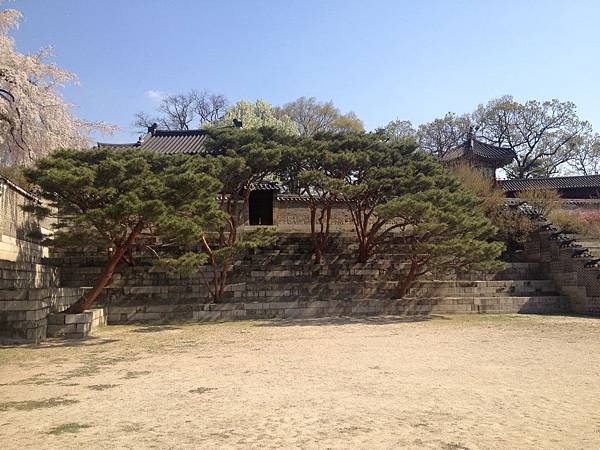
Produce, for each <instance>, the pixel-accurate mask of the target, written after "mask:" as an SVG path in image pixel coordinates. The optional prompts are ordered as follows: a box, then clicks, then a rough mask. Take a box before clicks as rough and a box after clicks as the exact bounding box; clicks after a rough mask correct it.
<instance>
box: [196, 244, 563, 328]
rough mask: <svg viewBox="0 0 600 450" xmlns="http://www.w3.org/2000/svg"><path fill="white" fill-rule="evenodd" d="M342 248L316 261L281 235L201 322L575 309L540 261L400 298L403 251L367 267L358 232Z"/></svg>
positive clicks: (244, 265) (392, 247) (436, 283)
mask: <svg viewBox="0 0 600 450" xmlns="http://www.w3.org/2000/svg"><path fill="white" fill-rule="evenodd" d="M335 242H336V249H335V251H332V250H334V249H329V251H328V252H326V253H325V257H324V261H325V262H324V263H323V264H321V265H319V266H315V265H314V264H312V261H311V255H310V250H311V247H310V240H309V239H308V237H307V236H302V235H298V234H294V235H288V236H285V235H284V236H282V237H281V238H280V240H279V242H278V243H277V244H276V245H275V246H273V247H272V248H269V249H262V250H260V251H258V252H256V253H255V254H253V255H249V256H248V257H247V258H246V259H245V260H244V261H241V262H240V263H239V264H238V265H237V266H236V270H235V272H234V274H233V276H232V277H231V279H232V285H231V286H230V290H229V295H228V297H227V299H224V303H223V304H219V305H214V304H207V305H203V306H202V308H201V310H200V311H197V312H195V318H196V319H198V320H215V319H230V318H273V317H282V318H295V317H325V316H335V315H356V314H367V315H369V314H373V315H374V314H402V315H403V314H435V313H439V314H451V313H463V314H464V313H516V312H523V313H558V312H564V311H567V309H568V299H567V298H566V297H565V296H563V295H561V294H560V293H559V292H558V290H557V288H556V286H555V284H554V282H553V281H552V280H551V279H549V278H548V277H547V276H546V275H545V274H544V271H543V268H542V267H541V265H540V264H538V263H527V262H521V263H512V264H511V263H509V264H507V266H506V268H505V270H503V271H501V272H499V273H495V274H484V273H480V274H467V275H466V276H463V277H461V278H466V279H457V278H456V277H452V276H449V275H446V276H445V277H444V279H442V280H436V279H433V278H432V277H430V279H424V280H421V281H419V282H418V283H417V284H416V285H415V286H414V287H413V288H412V289H411V291H410V292H409V295H408V296H407V297H405V298H403V299H397V298H396V292H397V289H398V281H397V280H398V279H400V278H401V276H402V274H403V272H404V271H405V270H406V264H405V263H404V262H403V261H404V260H405V258H404V256H403V254H402V248H401V246H400V245H399V244H398V243H397V242H394V241H393V240H391V241H390V242H388V243H386V244H384V246H383V248H382V252H381V253H378V254H377V257H375V258H373V260H371V261H369V262H368V263H366V264H359V263H356V262H355V254H354V252H353V247H354V238H353V236H352V235H346V236H343V235H342V236H340V235H338V236H336V238H335Z"/></svg>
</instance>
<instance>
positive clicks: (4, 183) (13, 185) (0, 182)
mask: <svg viewBox="0 0 600 450" xmlns="http://www.w3.org/2000/svg"><path fill="white" fill-rule="evenodd" d="M3 186H8V187H11V188H12V189H14V190H15V191H17V192H18V193H19V194H21V195H23V196H24V197H27V198H29V199H31V200H35V201H39V199H38V198H37V197H36V196H35V194H33V193H32V192H29V191H27V190H25V189H23V188H22V187H21V186H19V185H18V184H16V183H13V182H12V181H10V180H9V179H8V178H6V177H4V176H2V175H0V196H2V192H3V188H2V187H3Z"/></svg>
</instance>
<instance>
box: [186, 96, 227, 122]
mask: <svg viewBox="0 0 600 450" xmlns="http://www.w3.org/2000/svg"><path fill="white" fill-rule="evenodd" d="M190 95H191V96H192V97H193V99H194V112H195V113H196V114H197V115H198V117H199V118H200V125H202V124H205V123H214V122H216V121H218V120H221V119H222V118H223V116H224V115H225V110H226V109H227V106H228V104H229V103H228V101H227V98H225V96H224V95H221V94H213V93H211V92H208V91H206V90H204V91H202V92H198V91H195V90H192V91H191V92H190Z"/></svg>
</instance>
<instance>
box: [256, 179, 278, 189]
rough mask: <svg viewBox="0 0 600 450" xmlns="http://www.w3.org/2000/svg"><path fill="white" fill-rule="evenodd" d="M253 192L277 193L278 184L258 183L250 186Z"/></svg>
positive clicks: (269, 182) (272, 182) (271, 182)
mask: <svg viewBox="0 0 600 450" xmlns="http://www.w3.org/2000/svg"><path fill="white" fill-rule="evenodd" d="M252 190H253V191H278V190H279V184H278V183H276V182H275V181H260V182H258V183H255V184H254V185H252Z"/></svg>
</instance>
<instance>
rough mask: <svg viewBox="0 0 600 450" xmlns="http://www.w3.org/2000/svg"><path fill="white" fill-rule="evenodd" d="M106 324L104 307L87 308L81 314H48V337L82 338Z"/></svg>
mask: <svg viewBox="0 0 600 450" xmlns="http://www.w3.org/2000/svg"><path fill="white" fill-rule="evenodd" d="M104 325H106V315H105V314H104V309H103V308H94V309H89V310H86V311H84V312H82V313H80V314H65V313H55V314H50V315H49V316H48V329H47V336H48V337H64V338H66V339H82V338H85V337H88V336H89V335H90V334H92V332H93V331H94V330H95V329H96V328H98V327H101V326H104Z"/></svg>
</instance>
